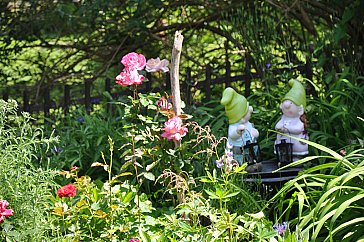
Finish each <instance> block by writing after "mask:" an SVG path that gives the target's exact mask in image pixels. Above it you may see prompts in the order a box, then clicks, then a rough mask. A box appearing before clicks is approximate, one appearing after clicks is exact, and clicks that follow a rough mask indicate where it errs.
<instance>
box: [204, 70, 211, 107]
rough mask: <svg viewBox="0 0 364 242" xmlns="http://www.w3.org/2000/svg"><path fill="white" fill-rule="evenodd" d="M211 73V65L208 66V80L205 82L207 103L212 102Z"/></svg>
mask: <svg viewBox="0 0 364 242" xmlns="http://www.w3.org/2000/svg"><path fill="white" fill-rule="evenodd" d="M211 72H212V68H211V66H210V65H207V66H206V80H205V101H207V102H208V101H210V100H211Z"/></svg>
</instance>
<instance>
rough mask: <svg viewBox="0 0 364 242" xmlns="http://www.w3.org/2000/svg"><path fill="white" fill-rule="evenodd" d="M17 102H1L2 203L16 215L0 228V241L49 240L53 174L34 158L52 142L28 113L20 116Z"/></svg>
mask: <svg viewBox="0 0 364 242" xmlns="http://www.w3.org/2000/svg"><path fill="white" fill-rule="evenodd" d="M16 109H17V104H16V102H15V101H9V102H5V101H3V100H0V146H1V150H0V188H1V189H0V200H1V199H4V200H7V201H8V202H9V204H10V205H11V209H13V210H14V215H13V216H12V217H9V218H7V219H6V220H5V221H4V222H3V223H2V224H1V225H0V226H1V227H2V228H1V227H0V239H4V240H5V239H7V241H42V240H46V239H45V238H46V237H47V229H48V228H49V227H48V221H49V217H48V216H47V211H46V209H45V208H46V207H47V205H48V198H49V196H50V195H51V190H52V188H53V185H54V184H53V183H52V181H53V176H54V173H53V172H52V171H48V170H44V169H42V168H36V167H35V166H34V165H33V163H34V162H35V161H38V159H39V158H38V157H37V156H36V155H35V154H36V153H37V152H38V150H39V149H44V148H46V147H48V145H49V143H50V142H51V141H52V140H53V139H46V138H44V137H43V136H42V130H40V129H33V128H32V127H31V120H32V119H31V117H30V116H29V114H27V113H22V115H17V113H16Z"/></svg>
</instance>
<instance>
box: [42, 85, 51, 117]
mask: <svg viewBox="0 0 364 242" xmlns="http://www.w3.org/2000/svg"><path fill="white" fill-rule="evenodd" d="M50 105H51V95H50V93H49V86H45V87H44V90H43V111H44V117H45V118H47V117H49V107H50ZM44 122H45V121H44Z"/></svg>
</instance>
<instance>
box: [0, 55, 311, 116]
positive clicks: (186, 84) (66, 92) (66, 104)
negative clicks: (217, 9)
mask: <svg viewBox="0 0 364 242" xmlns="http://www.w3.org/2000/svg"><path fill="white" fill-rule="evenodd" d="M230 66H231V65H230V62H229V61H226V69H225V75H224V76H217V77H215V78H212V76H213V75H214V73H213V70H212V68H211V66H210V65H207V66H206V69H205V79H204V80H194V78H193V77H192V75H191V68H186V72H185V74H184V75H183V74H182V75H181V79H182V80H183V81H181V94H182V96H183V97H184V101H185V103H186V105H190V104H192V102H193V95H192V91H193V90H200V91H201V92H203V93H204V95H205V98H204V102H208V101H210V100H211V91H212V89H213V87H214V86H215V85H217V84H223V85H225V86H226V87H227V86H231V84H232V83H234V82H244V86H245V93H244V95H245V96H246V97H248V96H250V93H251V82H252V80H253V79H261V78H262V76H260V75H259V74H256V73H250V64H249V63H248V62H247V63H246V65H245V69H244V71H243V73H244V74H240V75H235V76H232V75H231V73H232V71H231V69H230ZM270 71H271V72H272V73H273V74H278V73H283V72H284V71H299V72H300V73H301V74H302V75H304V76H306V77H307V78H308V79H311V80H312V67H311V66H310V65H309V63H308V64H305V65H301V66H297V67H295V68H291V69H290V68H280V69H272V70H270ZM147 79H148V80H149V81H147V82H145V83H143V85H142V88H140V89H138V92H141V93H147V92H161V91H167V92H168V91H169V90H170V88H171V87H170V81H169V73H166V76H165V79H166V81H165V83H163V84H162V85H160V86H157V87H152V79H153V77H152V75H151V73H147ZM114 83H115V82H114V80H111V79H110V78H106V79H105V86H104V91H106V92H108V93H109V94H110V95H111V97H112V98H113V99H117V98H118V97H119V96H122V95H131V94H132V93H131V91H130V90H125V91H121V92H112V89H113V88H112V86H113V85H116V84H114ZM76 87H77V88H78V89H80V88H81V89H83V91H82V97H80V96H79V95H78V97H72V95H71V90H72V89H73V88H76ZM53 88H54V86H53ZM57 88H60V86H57ZM61 88H62V89H63V97H61V98H60V97H56V98H54V97H53V98H52V97H51V90H50V87H47V86H46V87H44V88H43V89H42V92H41V93H42V95H41V96H42V97H41V98H39V97H38V99H37V101H33V102H31V100H33V99H32V96H31V95H32V91H31V90H32V89H31V88H25V89H24V90H23V91H19V90H17V96H16V95H14V96H12V95H11V94H9V92H8V91H9V89H4V90H3V99H4V100H8V99H9V98H13V99H18V100H19V99H21V100H22V101H21V105H20V109H19V111H26V112H30V113H39V112H44V116H45V117H48V116H49V115H50V109H56V108H62V110H63V112H64V113H65V114H67V113H68V112H69V108H70V106H72V105H84V106H85V109H86V111H87V112H90V111H91V110H92V105H93V104H97V103H100V102H102V101H103V100H105V98H106V97H104V96H103V95H98V96H92V95H91V93H92V80H91V79H87V80H85V81H84V83H83V86H80V84H74V85H63V86H61ZM98 91H100V90H98ZM21 92H22V94H20V93H21ZM19 96H21V97H19ZM33 96H34V94H33ZM41 99H42V100H41ZM55 99H58V100H57V101H55ZM106 101H109V100H106ZM107 109H110V104H107Z"/></svg>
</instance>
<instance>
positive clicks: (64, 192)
mask: <svg viewBox="0 0 364 242" xmlns="http://www.w3.org/2000/svg"><path fill="white" fill-rule="evenodd" d="M76 190H77V188H76V186H75V185H73V184H67V185H65V186H63V187H61V188H60V189H58V190H57V195H58V196H59V197H74V196H76Z"/></svg>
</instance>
